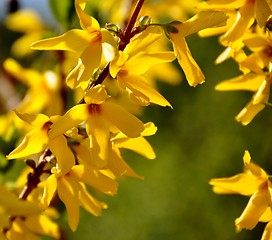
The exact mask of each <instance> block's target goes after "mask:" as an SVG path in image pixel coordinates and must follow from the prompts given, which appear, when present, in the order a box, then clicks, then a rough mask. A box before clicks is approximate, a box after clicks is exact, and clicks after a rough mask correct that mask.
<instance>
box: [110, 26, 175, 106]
mask: <svg viewBox="0 0 272 240" xmlns="http://www.w3.org/2000/svg"><path fill="white" fill-rule="evenodd" d="M161 36H162V32H161V30H160V29H159V28H155V27H148V28H147V29H146V30H144V31H143V32H141V33H140V34H138V35H136V36H134V37H133V38H132V39H131V40H130V43H129V44H128V45H127V46H126V48H125V49H124V51H119V54H118V56H117V57H116V58H115V59H114V60H113V61H112V62H111V63H110V74H111V76H112V77H113V78H116V79H117V81H118V83H119V86H120V87H121V88H123V89H126V90H127V91H128V92H129V96H130V98H131V99H133V100H134V101H136V102H137V103H138V104H140V105H142V106H147V105H149V104H150V103H155V104H158V105H161V106H171V105H170V103H169V102H168V101H167V100H166V99H165V98H164V97H163V96H162V95H161V94H160V93H159V92H157V91H156V90H155V89H154V88H153V87H152V86H150V85H149V84H148V82H147V80H146V79H145V78H144V76H143V74H144V73H146V72H147V71H148V70H149V69H150V68H151V67H153V66H155V65H157V64H159V63H165V62H172V61H173V60H174V59H175V58H176V57H175V55H174V53H173V52H170V51H156V52H155V51H152V50H149V47H150V46H151V45H152V44H153V43H154V42H156V41H157V40H158V39H159V38H160V37H161Z"/></svg>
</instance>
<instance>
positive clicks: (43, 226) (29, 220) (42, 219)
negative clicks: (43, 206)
mask: <svg viewBox="0 0 272 240" xmlns="http://www.w3.org/2000/svg"><path fill="white" fill-rule="evenodd" d="M45 212H47V211H45ZM42 235H44V236H49V237H53V238H55V239H59V238H60V233H59V228H58V225H57V224H56V223H55V222H53V221H52V220H51V219H50V217H49V216H48V215H46V214H44V213H43V214H40V215H30V216H27V217H25V218H24V219H21V218H16V219H15V220H14V221H13V222H12V225H11V227H10V229H9V230H8V231H7V233H6V236H7V239H8V240H17V239H33V240H34V239H37V240H38V239H40V237H39V236H42Z"/></svg>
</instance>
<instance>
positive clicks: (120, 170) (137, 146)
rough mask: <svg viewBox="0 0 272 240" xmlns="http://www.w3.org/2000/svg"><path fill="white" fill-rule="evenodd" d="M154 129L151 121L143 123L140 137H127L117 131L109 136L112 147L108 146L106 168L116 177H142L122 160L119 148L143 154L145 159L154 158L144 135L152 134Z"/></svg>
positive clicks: (154, 131) (154, 155) (155, 128)
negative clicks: (112, 135) (111, 136)
mask: <svg viewBox="0 0 272 240" xmlns="http://www.w3.org/2000/svg"><path fill="white" fill-rule="evenodd" d="M156 131H157V127H156V126H155V125H154V124H153V123H151V122H149V123H146V124H145V130H144V131H143V132H142V133H141V136H140V137H137V138H128V137H127V136H126V135H124V134H123V133H118V134H117V135H116V136H114V137H113V138H111V140H110V143H111V145H112V148H109V154H108V160H107V162H108V168H109V169H110V170H111V171H112V172H113V174H114V175H115V176H116V177H118V176H130V177H137V178H142V177H141V176H139V175H138V174H136V173H135V172H134V171H133V169H132V168H131V167H130V166H129V165H128V164H127V163H126V162H125V161H124V160H123V158H122V157H121V153H120V150H119V149H121V148H125V149H129V150H132V151H134V152H137V153H139V154H141V155H143V156H144V157H146V158H147V159H154V158H155V157H156V154H155V153H154V151H153V148H152V147H151V145H150V144H149V143H148V141H147V140H146V139H145V138H144V136H150V135H154V134H155V133H156Z"/></svg>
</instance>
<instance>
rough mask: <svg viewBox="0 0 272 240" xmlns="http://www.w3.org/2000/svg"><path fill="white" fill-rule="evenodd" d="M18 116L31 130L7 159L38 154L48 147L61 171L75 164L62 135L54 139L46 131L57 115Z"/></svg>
mask: <svg viewBox="0 0 272 240" xmlns="http://www.w3.org/2000/svg"><path fill="white" fill-rule="evenodd" d="M17 115H18V117H19V118H21V119H22V120H23V121H25V122H27V123H29V124H30V125H31V126H32V130H31V131H30V132H29V133H28V134H26V136H25V137H24V139H23V140H22V142H21V143H20V144H19V145H18V147H17V148H15V149H14V150H13V151H12V152H11V153H10V154H9V155H7V158H8V159H16V158H24V157H27V156H31V155H34V154H40V153H42V152H43V151H44V150H45V149H47V148H48V149H50V151H51V152H52V153H53V155H54V156H55V157H56V159H57V162H58V166H59V168H60V169H61V170H62V171H63V173H64V174H65V173H67V172H68V171H69V170H70V169H71V167H72V166H73V165H74V164H75V159H74V155H73V153H72V151H71V150H70V148H69V147H68V145H67V141H66V138H65V136H64V135H62V134H61V135H56V136H54V139H52V138H50V136H49V135H48V132H49V130H50V127H51V125H52V124H53V122H55V121H56V118H57V117H51V118H49V117H48V116H46V115H43V114H26V113H25V114H20V113H18V112H17Z"/></svg>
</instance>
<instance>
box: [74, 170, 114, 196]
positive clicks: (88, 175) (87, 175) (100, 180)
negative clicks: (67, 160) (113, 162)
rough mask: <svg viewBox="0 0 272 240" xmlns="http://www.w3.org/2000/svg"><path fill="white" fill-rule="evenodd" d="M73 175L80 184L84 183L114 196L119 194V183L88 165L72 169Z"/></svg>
mask: <svg viewBox="0 0 272 240" xmlns="http://www.w3.org/2000/svg"><path fill="white" fill-rule="evenodd" d="M71 174H72V175H73V176H74V177H75V178H76V179H78V181H80V182H84V183H86V184H88V185H90V186H92V187H94V188H96V189H97V190H99V191H101V192H104V193H107V194H109V195H114V194H116V192H117V183H116V182H115V181H114V180H113V179H111V178H109V177H107V176H106V175H104V174H102V173H100V172H99V171H97V170H95V169H94V168H92V167H90V166H86V165H76V166H74V167H73V168H72V170H71Z"/></svg>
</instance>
